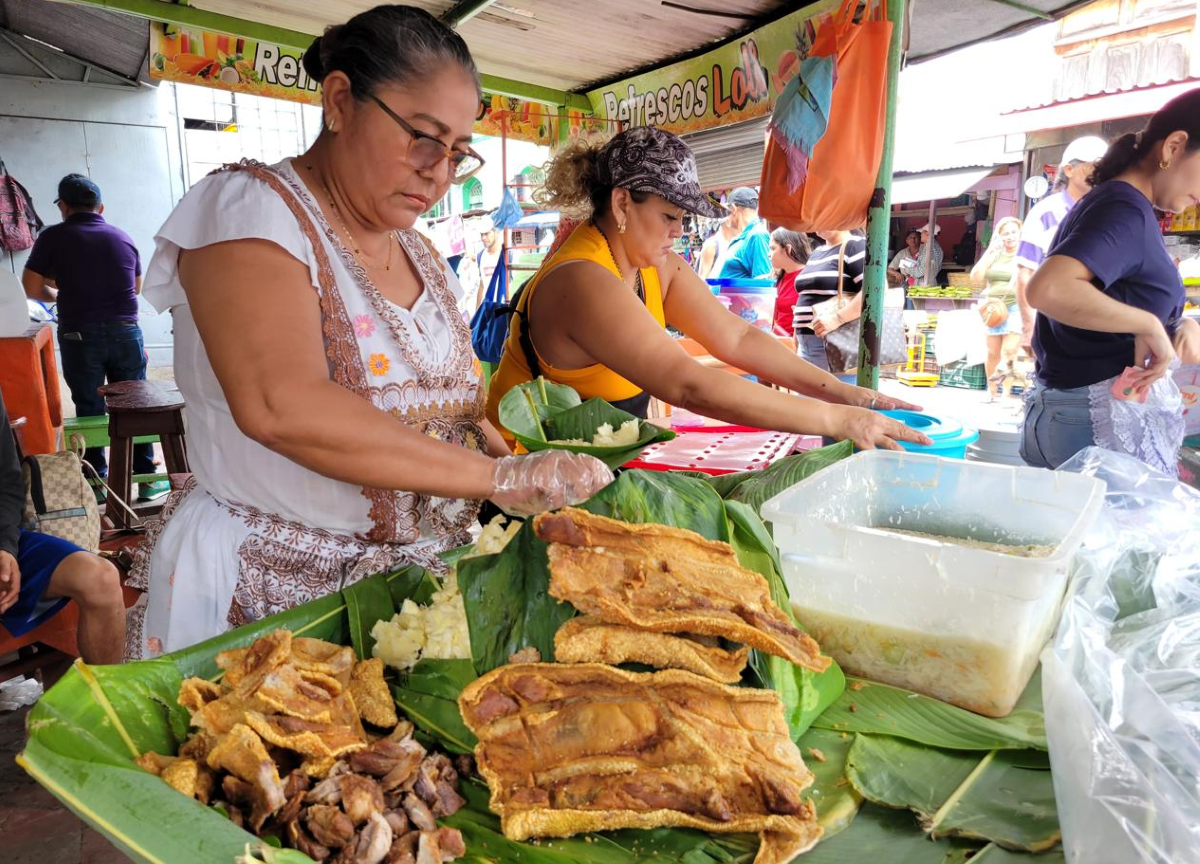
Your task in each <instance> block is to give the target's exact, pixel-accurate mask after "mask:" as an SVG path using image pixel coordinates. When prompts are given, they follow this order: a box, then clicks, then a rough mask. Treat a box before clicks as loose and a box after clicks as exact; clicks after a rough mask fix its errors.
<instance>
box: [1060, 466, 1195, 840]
mask: <svg viewBox="0 0 1200 864" xmlns="http://www.w3.org/2000/svg"><path fill="white" fill-rule="evenodd" d="M1059 470H1061V471H1071V472H1074V473H1080V474H1085V475H1088V476H1094V477H1098V478H1100V479H1102V480H1104V481H1105V482H1106V483H1107V484H1108V492H1107V495H1106V498H1105V506H1104V508H1103V510H1102V512H1101V514H1100V516H1099V518H1098V519H1097V520H1096V522H1095V523H1094V525H1093V528H1092V531H1091V533H1090V534H1089V536H1088V538H1087V539H1086V540H1085V542H1084V545H1083V547H1082V549H1081V551H1080V553H1079V555H1078V557H1077V558H1076V562H1075V578H1074V582H1073V588H1072V591H1071V593H1070V595H1069V596H1068V598H1067V601H1066V604H1065V607H1064V610H1063V615H1062V620H1061V623H1060V625H1059V629H1058V633H1057V635H1056V637H1055V640H1054V643H1053V645H1052V646H1051V647H1049V648H1047V649H1046V651H1045V652H1044V653H1043V655H1042V665H1043V685H1042V688H1043V697H1044V700H1045V709H1046V732H1047V736H1048V737H1049V740H1050V761H1051V764H1052V767H1053V770H1054V789H1055V794H1056V796H1057V798H1058V812H1059V818H1060V820H1061V822H1062V827H1063V845H1064V847H1065V850H1066V853H1067V860H1068V861H1070V862H1081V864H1082V862H1087V864H1107V862H1113V864H1117V862H1119V864H1138V862H1154V864H1189V862H1200V533H1197V532H1196V530H1195V529H1196V526H1198V525H1200V493H1198V492H1196V491H1195V490H1193V489H1191V488H1189V487H1187V486H1185V485H1183V484H1182V483H1179V482H1178V481H1177V480H1175V479H1174V478H1170V477H1167V476H1165V475H1163V474H1158V473H1155V472H1153V471H1152V470H1150V469H1149V468H1148V467H1147V466H1146V465H1144V464H1143V463H1141V462H1139V461H1138V460H1136V459H1134V458H1133V457H1131V456H1127V455H1124V454H1119V453H1114V452H1111V451H1108V450H1102V449H1100V448H1096V447H1092V448H1088V449H1087V450H1084V451H1083V452H1082V453H1080V454H1079V455H1078V456H1076V457H1075V458H1074V459H1072V460H1071V461H1070V462H1068V463H1067V464H1065V465H1063V466H1062V468H1060V469H1059Z"/></svg>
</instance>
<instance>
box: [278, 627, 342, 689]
mask: <svg viewBox="0 0 1200 864" xmlns="http://www.w3.org/2000/svg"><path fill="white" fill-rule="evenodd" d="M290 661H291V664H292V665H293V666H295V667H296V668H297V669H299V670H301V671H302V672H314V673H317V674H320V675H328V676H329V677H330V678H335V679H337V680H338V681H339V682H340V683H341V685H342V686H343V687H345V686H346V685H347V684H349V682H350V671H351V669H353V668H354V650H353V649H351V648H346V647H343V646H341V645H334V644H333V643H332V642H324V641H322V640H320V639H310V638H308V637H306V636H298V637H296V638H294V639H292V655H291V658H290Z"/></svg>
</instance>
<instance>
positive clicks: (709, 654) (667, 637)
mask: <svg viewBox="0 0 1200 864" xmlns="http://www.w3.org/2000/svg"><path fill="white" fill-rule="evenodd" d="M749 657H750V649H749V648H747V647H746V646H744V645H743V646H741V647H740V648H738V649H737V650H736V651H727V650H725V649H724V648H718V647H712V646H709V645H702V644H701V643H699V642H697V641H695V640H694V639H688V638H687V637H686V636H674V635H672V634H669V633H654V632H652V631H649V630H638V629H636V628H633V627H625V626H623V625H621V624H609V623H608V622H606V621H601V620H600V619H599V618H595V617H593V616H591V615H579V616H577V617H575V618H572V619H570V620H569V621H567V622H566V623H565V624H563V625H562V626H561V627H559V628H558V632H557V633H555V634H554V659H555V660H557V661H558V662H560V663H607V664H609V665H610V666H618V665H620V664H621V663H644V664H646V665H647V666H653V667H655V668H656V669H684V670H686V671H688V672H695V673H696V674H697V675H703V676H704V677H705V678H711V679H712V680H714V681H721V682H723V683H725V684H736V683H737V682H738V681H740V680H741V679H742V670H744V669H745V668H746V661H747V659H748V658H749Z"/></svg>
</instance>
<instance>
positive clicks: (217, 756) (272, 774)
mask: <svg viewBox="0 0 1200 864" xmlns="http://www.w3.org/2000/svg"><path fill="white" fill-rule="evenodd" d="M208 767H209V768H212V769H213V770H214V771H218V770H224V771H228V772H229V773H230V774H232V775H233V776H234V777H237V778H239V779H241V780H244V781H245V782H247V783H249V784H250V786H251V787H253V789H254V792H255V795H256V799H257V800H258V801H259V807H258V809H259V810H260V811H261V812H262V813H264V814H266V815H270V814H271V813H274V812H275V811H276V810H278V809H279V808H280V807H282V806H283V805H284V804H286V803H287V798H286V797H284V794H283V783H282V782H281V781H280V779H279V768H278V767H277V766H276V765H275V762H274V761H273V760H272V759H271V756H270V754H268V753H267V748H266V747H265V746H263V742H262V739H261V738H259V737H258V735H257V734H255V732H254V730H253V729H251V728H250V727H249V726H247V725H245V724H244V723H239V724H238V725H236V726H234V727H233V728H232V729H231V730H230V731H229V732H227V733H226V734H224V735H222V736H221V737H220V738H219V739H218V740H217V743H216V746H214V747H213V748H212V750H211V751H210V752H209V754H208ZM264 818H265V816H264Z"/></svg>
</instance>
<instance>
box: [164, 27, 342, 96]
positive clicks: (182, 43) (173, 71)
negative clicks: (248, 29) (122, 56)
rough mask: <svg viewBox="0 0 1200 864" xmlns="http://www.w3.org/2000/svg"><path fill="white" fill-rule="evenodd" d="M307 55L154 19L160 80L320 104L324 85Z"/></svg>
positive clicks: (265, 43)
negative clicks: (310, 71)
mask: <svg viewBox="0 0 1200 864" xmlns="http://www.w3.org/2000/svg"><path fill="white" fill-rule="evenodd" d="M303 53H304V52H303V51H300V50H299V49H296V48H284V47H282V46H279V45H273V44H271V43H269V42H258V41H256V40H254V39H243V38H241V37H240V36H229V35H226V34H224V33H210V32H208V31H207V30H197V29H195V28H191V27H184V26H182V25H175V24H162V23H159V22H157V21H152V22H151V23H150V77H151V78H152V79H154V80H157V81H175V82H178V83H181V84H198V85H200V86H201V87H215V88H217V89H218V90H232V91H233V92H235V93H250V94H253V95H255V96H270V97H272V98H274V99H288V100H291V101H292V102H307V103H308V104H309V105H320V104H321V88H320V85H319V84H318V83H317V82H316V81H314V80H313V79H312V78H310V77H309V76H308V73H307V72H305V71H304V66H303V64H301V62H300V58H301V56H302V55H303Z"/></svg>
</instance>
